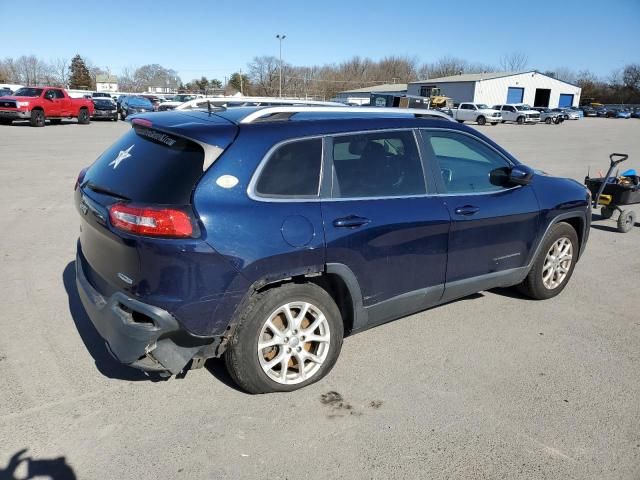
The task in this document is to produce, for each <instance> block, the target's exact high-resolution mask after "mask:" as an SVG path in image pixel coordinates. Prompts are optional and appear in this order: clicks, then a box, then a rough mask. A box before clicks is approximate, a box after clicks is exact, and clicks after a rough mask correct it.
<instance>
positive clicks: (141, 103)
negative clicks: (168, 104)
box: [120, 95, 153, 120]
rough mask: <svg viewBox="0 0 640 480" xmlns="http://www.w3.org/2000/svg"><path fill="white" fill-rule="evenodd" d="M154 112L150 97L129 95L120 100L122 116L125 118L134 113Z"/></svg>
mask: <svg viewBox="0 0 640 480" xmlns="http://www.w3.org/2000/svg"><path fill="white" fill-rule="evenodd" d="M144 112H153V104H152V103H151V101H150V100H149V99H148V98H145V97H141V96H138V95H128V96H126V97H124V98H123V99H122V100H121V102H120V118H121V119H122V120H124V119H125V118H127V117H128V116H129V115H133V114H134V113H144Z"/></svg>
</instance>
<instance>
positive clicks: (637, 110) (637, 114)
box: [631, 107, 640, 118]
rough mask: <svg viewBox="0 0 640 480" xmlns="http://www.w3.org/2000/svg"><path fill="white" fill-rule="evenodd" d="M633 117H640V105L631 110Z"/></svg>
mask: <svg viewBox="0 0 640 480" xmlns="http://www.w3.org/2000/svg"><path fill="white" fill-rule="evenodd" d="M631 118H640V107H635V108H634V109H633V111H632V112H631Z"/></svg>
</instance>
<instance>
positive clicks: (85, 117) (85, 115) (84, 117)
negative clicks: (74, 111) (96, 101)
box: [78, 108, 91, 125]
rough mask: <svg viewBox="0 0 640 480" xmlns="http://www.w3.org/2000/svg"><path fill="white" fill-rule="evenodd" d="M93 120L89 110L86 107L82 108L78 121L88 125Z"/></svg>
mask: <svg viewBox="0 0 640 480" xmlns="http://www.w3.org/2000/svg"><path fill="white" fill-rule="evenodd" d="M89 122H91V117H89V110H87V109H86V108H81V109H80V111H79V112H78V123H79V124H80V125H88V124H89Z"/></svg>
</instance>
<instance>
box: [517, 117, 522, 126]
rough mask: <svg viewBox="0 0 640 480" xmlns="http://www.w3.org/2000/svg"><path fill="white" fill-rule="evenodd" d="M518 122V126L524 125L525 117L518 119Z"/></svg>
mask: <svg viewBox="0 0 640 480" xmlns="http://www.w3.org/2000/svg"><path fill="white" fill-rule="evenodd" d="M516 121H517V122H518V125H522V124H523V123H524V117H518V120H516Z"/></svg>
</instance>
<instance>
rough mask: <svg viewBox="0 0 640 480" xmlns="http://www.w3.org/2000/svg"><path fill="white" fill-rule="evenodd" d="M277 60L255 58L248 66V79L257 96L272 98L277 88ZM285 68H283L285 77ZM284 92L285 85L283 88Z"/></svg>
mask: <svg viewBox="0 0 640 480" xmlns="http://www.w3.org/2000/svg"><path fill="white" fill-rule="evenodd" d="M278 67H279V60H278V59H277V58H276V57H274V56H262V57H255V58H254V59H253V61H252V62H251V63H250V64H249V78H250V79H251V82H252V83H253V85H254V87H255V89H256V93H258V94H259V95H266V96H274V95H276V93H277V92H278V86H279V71H278ZM286 67H287V66H283V68H282V74H283V75H285V74H286V71H287V68H286ZM283 88H284V89H285V91H286V85H284V86H283Z"/></svg>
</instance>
